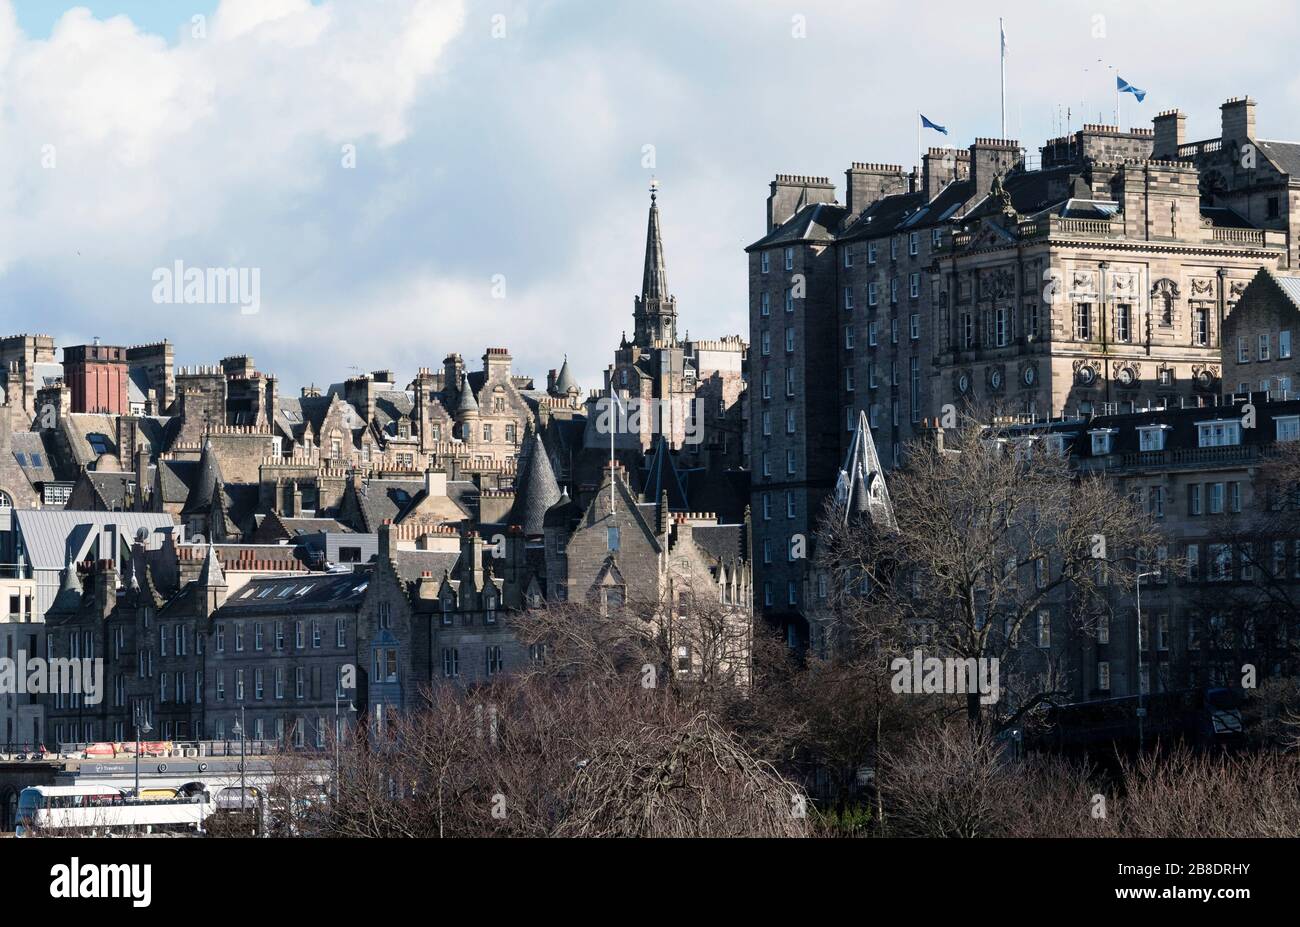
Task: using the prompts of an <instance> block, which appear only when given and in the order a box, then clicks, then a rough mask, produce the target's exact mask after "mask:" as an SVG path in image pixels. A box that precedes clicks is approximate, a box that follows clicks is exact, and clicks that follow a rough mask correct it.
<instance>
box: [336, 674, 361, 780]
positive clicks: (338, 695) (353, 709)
mask: <svg viewBox="0 0 1300 927" xmlns="http://www.w3.org/2000/svg"><path fill="white" fill-rule="evenodd" d="M342 699H343V694H342V693H341V692H339V690H338V689H335V690H334V803H335V804H338V800H339V702H341V701H342ZM348 711H350V712H352V713H353V714H356V713H357V706H356V704H355V703H354V702H351V701H349V702H348Z"/></svg>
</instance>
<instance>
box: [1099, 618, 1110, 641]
mask: <svg viewBox="0 0 1300 927" xmlns="http://www.w3.org/2000/svg"><path fill="white" fill-rule="evenodd" d="M1097 643H1099V644H1109V643H1110V615H1102V616H1101V617H1100V618H1098V619H1097Z"/></svg>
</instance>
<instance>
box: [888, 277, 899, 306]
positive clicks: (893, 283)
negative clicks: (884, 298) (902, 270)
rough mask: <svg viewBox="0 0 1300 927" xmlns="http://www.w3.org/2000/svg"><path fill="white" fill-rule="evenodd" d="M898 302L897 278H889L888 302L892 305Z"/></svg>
mask: <svg viewBox="0 0 1300 927" xmlns="http://www.w3.org/2000/svg"><path fill="white" fill-rule="evenodd" d="M896 302H898V278H897V277H890V278H889V303H890V305H893V304H894V303H896Z"/></svg>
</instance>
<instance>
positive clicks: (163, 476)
mask: <svg viewBox="0 0 1300 927" xmlns="http://www.w3.org/2000/svg"><path fill="white" fill-rule="evenodd" d="M198 475H199V462H198V461H197V460H160V461H158V482H159V484H160V486H161V490H162V501H163V502H169V503H177V502H184V501H185V500H186V499H187V498H189V495H190V487H192V486H193V485H194V481H195V480H196V479H198Z"/></svg>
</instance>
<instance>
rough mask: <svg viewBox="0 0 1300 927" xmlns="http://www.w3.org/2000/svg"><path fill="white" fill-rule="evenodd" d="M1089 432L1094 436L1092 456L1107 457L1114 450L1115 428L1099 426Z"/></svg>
mask: <svg viewBox="0 0 1300 927" xmlns="http://www.w3.org/2000/svg"><path fill="white" fill-rule="evenodd" d="M1088 434H1089V435H1090V436H1091V437H1092V456H1094V457H1105V456H1106V455H1107V454H1110V453H1111V452H1112V448H1114V446H1115V430H1114V429H1113V428H1098V429H1097V430H1095V431H1090V432H1088Z"/></svg>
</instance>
